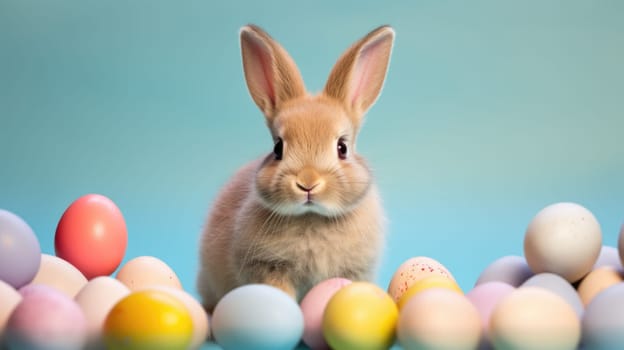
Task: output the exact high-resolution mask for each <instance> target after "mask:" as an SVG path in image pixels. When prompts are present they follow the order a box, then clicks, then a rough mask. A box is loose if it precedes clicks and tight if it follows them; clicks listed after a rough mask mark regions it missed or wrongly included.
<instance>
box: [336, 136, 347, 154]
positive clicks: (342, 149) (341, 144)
mask: <svg viewBox="0 0 624 350" xmlns="http://www.w3.org/2000/svg"><path fill="white" fill-rule="evenodd" d="M338 158H340V159H347V143H346V142H345V141H344V140H343V139H340V140H338Z"/></svg>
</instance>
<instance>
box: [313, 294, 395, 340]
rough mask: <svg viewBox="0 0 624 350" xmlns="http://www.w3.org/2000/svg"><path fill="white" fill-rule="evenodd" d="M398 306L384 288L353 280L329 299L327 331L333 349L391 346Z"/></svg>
mask: <svg viewBox="0 0 624 350" xmlns="http://www.w3.org/2000/svg"><path fill="white" fill-rule="evenodd" d="M397 321H398V309H397V306H396V303H395V302H394V301H393V300H392V298H391V297H390V296H389V295H388V294H386V292H384V291H383V290H382V289H381V288H379V287H377V286H376V285H374V284H372V283H368V282H353V283H351V284H348V285H346V286H344V287H343V288H341V289H340V290H339V291H338V292H336V294H334V296H332V298H331V299H330V300H329V303H328V304H327V307H326V308H325V313H324V315H323V335H324V337H325V340H326V341H327V344H329V346H330V347H331V348H332V349H335V350H343V349H388V348H390V346H391V345H392V344H393V343H394V338H395V329H396V324H397Z"/></svg>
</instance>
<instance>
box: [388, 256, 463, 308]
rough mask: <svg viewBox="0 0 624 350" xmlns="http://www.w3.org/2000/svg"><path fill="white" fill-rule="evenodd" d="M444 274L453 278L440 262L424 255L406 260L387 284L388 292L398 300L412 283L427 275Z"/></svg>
mask: <svg viewBox="0 0 624 350" xmlns="http://www.w3.org/2000/svg"><path fill="white" fill-rule="evenodd" d="M431 275H435V276H444V277H448V278H450V279H452V280H454V278H453V275H451V273H450V272H449V271H448V270H447V269H446V267H444V266H443V265H442V264H440V263H439V262H437V261H436V260H434V259H431V258H428V257H426V256H418V257H414V258H410V259H408V260H406V261H405V262H404V263H403V264H401V266H399V268H398V269H397V270H396V272H395V273H394V276H392V279H391V280H390V285H389V286H388V294H390V296H391V297H392V299H394V301H395V302H398V301H399V299H401V296H402V295H403V293H405V292H406V291H407V290H408V289H409V287H411V286H412V284H414V283H416V282H417V281H419V280H421V279H423V278H425V277H427V276H431Z"/></svg>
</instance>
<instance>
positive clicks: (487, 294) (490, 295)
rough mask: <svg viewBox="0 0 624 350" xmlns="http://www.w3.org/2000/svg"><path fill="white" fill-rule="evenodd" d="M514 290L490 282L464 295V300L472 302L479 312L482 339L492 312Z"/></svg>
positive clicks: (511, 287)
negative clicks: (482, 332) (482, 331)
mask: <svg viewBox="0 0 624 350" xmlns="http://www.w3.org/2000/svg"><path fill="white" fill-rule="evenodd" d="M515 289H516V288H514V287H513V286H511V285H510V284H507V283H504V282H498V281H492V282H485V283H482V284H479V285H477V286H476V287H474V288H473V289H472V290H471V291H469V292H468V293H466V298H468V300H470V301H471V302H472V304H473V305H474V306H475V307H476V308H477V311H478V312H479V316H480V317H481V324H482V326H483V330H484V338H485V337H487V334H486V333H487V332H486V331H487V329H488V328H489V326H490V316H491V315H492V311H493V310H494V308H495V307H496V305H497V304H498V302H499V301H500V300H501V299H503V298H504V297H506V296H507V295H509V294H511V292H513V291H514V290H515Z"/></svg>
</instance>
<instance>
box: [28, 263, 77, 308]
mask: <svg viewBox="0 0 624 350" xmlns="http://www.w3.org/2000/svg"><path fill="white" fill-rule="evenodd" d="M32 284H43V285H46V286H49V287H53V288H56V289H57V290H59V291H61V292H63V293H65V295H67V296H68V297H70V298H72V299H73V298H74V297H75V296H76V294H78V292H79V291H80V290H81V289H82V288H83V287H84V286H85V285H86V284H87V279H86V278H85V276H84V275H83V274H82V273H81V272H80V271H78V269H76V268H75V267H74V266H73V265H72V264H70V263H68V262H67V261H65V260H63V259H61V258H59V257H56V256H54V255H48V254H41V266H40V267H39V271H38V272H37V275H36V276H35V278H34V279H33V280H32Z"/></svg>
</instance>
